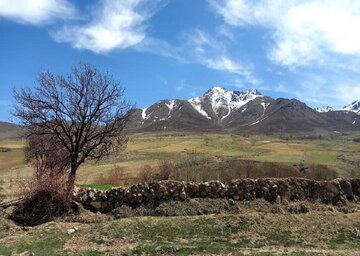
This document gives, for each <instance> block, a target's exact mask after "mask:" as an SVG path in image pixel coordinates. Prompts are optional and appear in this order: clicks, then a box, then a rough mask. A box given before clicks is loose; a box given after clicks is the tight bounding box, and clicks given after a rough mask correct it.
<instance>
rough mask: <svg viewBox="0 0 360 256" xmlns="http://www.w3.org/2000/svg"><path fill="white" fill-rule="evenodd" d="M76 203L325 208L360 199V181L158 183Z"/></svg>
mask: <svg viewBox="0 0 360 256" xmlns="http://www.w3.org/2000/svg"><path fill="white" fill-rule="evenodd" d="M77 197H78V201H79V202H80V203H81V204H83V205H84V207H85V208H87V209H91V210H97V211H101V212H104V213H106V212H110V211H112V210H113V209H116V208H117V207H119V206H122V205H128V206H131V207H137V206H140V205H146V204H151V205H156V204H159V203H161V202H164V201H168V200H176V201H181V200H186V199H188V198H224V199H232V200H247V201H250V200H255V199H264V200H267V201H269V202H271V203H281V202H283V201H284V200H286V201H303V200H308V201H311V202H314V201H320V202H322V203H326V204H336V203H345V202H347V201H355V200H357V199H358V198H360V179H342V178H339V179H335V180H331V181H315V180H308V179H300V178H287V179H273V178H264V179H256V180H255V179H239V180H234V181H232V182H231V183H229V184H224V183H221V182H219V181H210V182H204V183H194V182H179V181H160V182H156V183H142V184H137V185H133V186H131V187H129V188H126V189H125V188H116V189H112V190H108V191H99V190H95V189H81V190H80V191H79V193H78V196H77Z"/></svg>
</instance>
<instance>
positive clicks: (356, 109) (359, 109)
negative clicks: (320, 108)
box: [343, 100, 360, 114]
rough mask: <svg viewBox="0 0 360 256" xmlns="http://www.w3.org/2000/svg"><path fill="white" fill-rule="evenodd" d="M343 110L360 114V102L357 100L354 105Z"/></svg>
mask: <svg viewBox="0 0 360 256" xmlns="http://www.w3.org/2000/svg"><path fill="white" fill-rule="evenodd" d="M343 110H346V111H352V112H355V113H358V114H360V100H356V101H354V102H353V103H351V104H350V105H347V106H345V107H344V108H343Z"/></svg>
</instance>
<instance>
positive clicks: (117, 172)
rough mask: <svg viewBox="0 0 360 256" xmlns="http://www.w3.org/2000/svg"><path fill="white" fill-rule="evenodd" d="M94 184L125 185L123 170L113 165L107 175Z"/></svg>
mask: <svg viewBox="0 0 360 256" xmlns="http://www.w3.org/2000/svg"><path fill="white" fill-rule="evenodd" d="M95 183H96V184H98V185H124V184H125V183H126V180H125V179H124V168H123V167H120V166H118V165H115V166H114V168H113V169H111V170H110V171H109V172H108V174H105V175H102V176H100V177H99V178H98V179H97V180H96V181H95Z"/></svg>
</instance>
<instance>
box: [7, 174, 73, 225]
mask: <svg viewBox="0 0 360 256" xmlns="http://www.w3.org/2000/svg"><path fill="white" fill-rule="evenodd" d="M68 188H69V187H68V179H67V175H64V174H61V173H58V172H55V171H49V170H47V171H46V172H43V173H42V175H41V176H38V177H36V178H34V179H33V180H31V181H30V182H28V183H24V184H23V188H22V194H23V195H24V200H23V201H22V202H21V203H20V204H19V205H18V206H17V207H16V209H15V210H14V211H13V213H12V214H11V216H10V218H11V219H12V220H14V221H15V222H16V223H18V224H20V225H24V226H35V225H38V224H41V223H45V222H47V221H51V220H54V219H55V218H57V217H60V216H62V215H64V214H66V213H68V212H69V211H70V210H71V207H70V206H71V197H69V193H68Z"/></svg>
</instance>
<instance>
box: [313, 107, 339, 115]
mask: <svg viewBox="0 0 360 256" xmlns="http://www.w3.org/2000/svg"><path fill="white" fill-rule="evenodd" d="M334 110H335V109H333V108H332V107H329V106H324V107H321V108H315V111H317V112H319V113H327V112H330V111H334Z"/></svg>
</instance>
